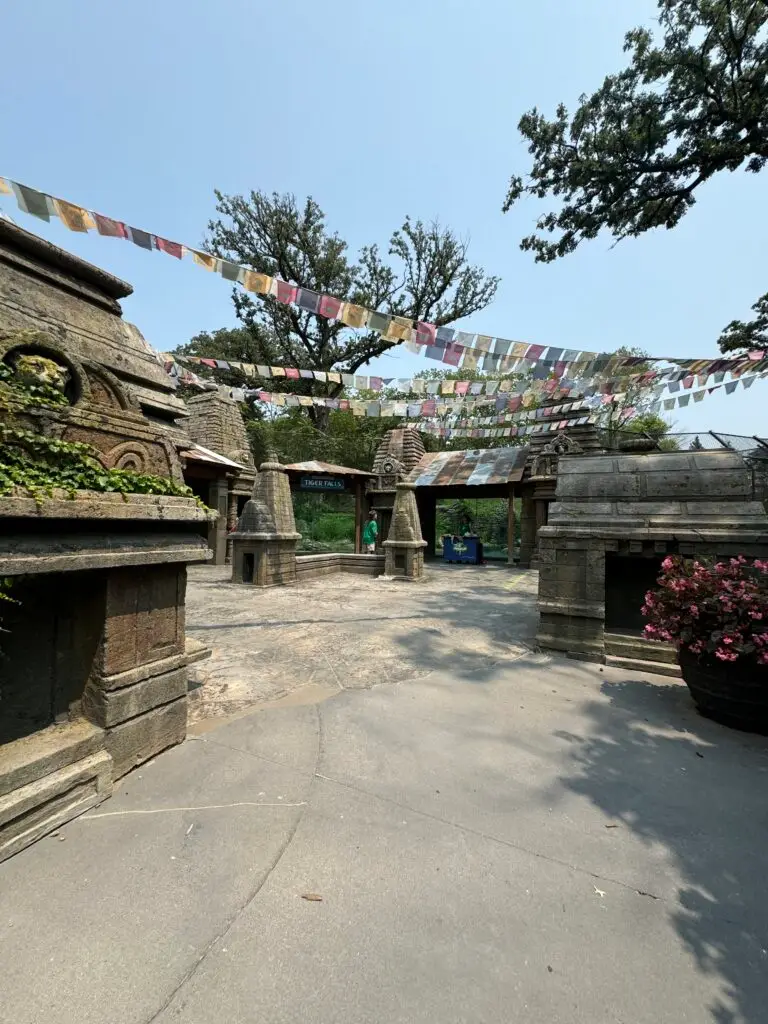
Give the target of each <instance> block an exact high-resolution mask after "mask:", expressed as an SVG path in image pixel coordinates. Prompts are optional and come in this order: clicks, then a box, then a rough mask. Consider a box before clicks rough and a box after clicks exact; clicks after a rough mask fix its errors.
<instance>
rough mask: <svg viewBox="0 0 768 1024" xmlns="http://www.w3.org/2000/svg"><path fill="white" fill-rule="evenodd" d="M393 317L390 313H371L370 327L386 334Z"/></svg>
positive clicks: (369, 317)
mask: <svg viewBox="0 0 768 1024" xmlns="http://www.w3.org/2000/svg"><path fill="white" fill-rule="evenodd" d="M391 319H392V318H391V317H390V315H389V313H371V314H370V315H369V316H368V327H369V328H370V330H372V331H378V333H379V334H384V333H385V332H386V330H387V328H388V327H389V323H390V320H391Z"/></svg>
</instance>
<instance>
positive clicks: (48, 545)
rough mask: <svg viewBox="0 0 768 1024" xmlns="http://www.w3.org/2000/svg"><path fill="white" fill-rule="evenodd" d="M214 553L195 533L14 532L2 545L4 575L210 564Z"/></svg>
mask: <svg viewBox="0 0 768 1024" xmlns="http://www.w3.org/2000/svg"><path fill="white" fill-rule="evenodd" d="M210 557H211V556H210V551H209V549H208V546H207V545H206V543H205V541H203V539H202V538H201V537H197V536H195V534H194V533H191V534H184V533H180V532H174V533H171V532H168V533H165V532H163V533H138V532H137V533H129V534H113V535H112V536H109V535H107V534H106V533H98V534H91V533H87V534H82V533H71V534H70V533H65V532H63V531H62V532H59V533H58V534H56V535H55V537H51V538H50V540H47V539H46V540H42V539H41V536H40V535H35V536H31V537H30V536H29V535H28V534H15V533H10V532H9V534H8V535H7V536H6V537H5V538H4V539H3V540H2V541H1V542H0V575H3V576H22V575H28V574H36V573H52V572H83V571H85V570H86V569H89V570H93V569H110V568H126V569H130V567H132V566H142V565H147V566H149V565H165V564H167V563H184V564H187V563H190V562H207V561H208V560H209V558H210Z"/></svg>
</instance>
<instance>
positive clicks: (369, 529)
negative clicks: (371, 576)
mask: <svg viewBox="0 0 768 1024" xmlns="http://www.w3.org/2000/svg"><path fill="white" fill-rule="evenodd" d="M377 519H378V514H377V513H376V512H375V511H372V512H369V513H368V521H367V522H366V524H365V527H364V528H363V550H364V551H365V553H366V554H368V555H375V554H376V538H377V537H378V536H379V524H378V523H377V522H376V520H377Z"/></svg>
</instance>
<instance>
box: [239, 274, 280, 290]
mask: <svg viewBox="0 0 768 1024" xmlns="http://www.w3.org/2000/svg"><path fill="white" fill-rule="evenodd" d="M272 280H273V279H272V278H271V277H270V276H269V274H257V273H256V271H255V270H246V271H245V273H244V274H243V287H244V288H245V289H246V290H247V291H249V292H256V293H257V294H258V295H269V293H270V291H271V289H272Z"/></svg>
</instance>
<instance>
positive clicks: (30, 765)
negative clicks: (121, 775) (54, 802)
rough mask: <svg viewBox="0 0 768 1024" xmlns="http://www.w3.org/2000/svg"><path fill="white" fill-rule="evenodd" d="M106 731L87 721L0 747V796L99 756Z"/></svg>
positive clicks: (54, 727) (69, 723)
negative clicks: (93, 756)
mask: <svg viewBox="0 0 768 1024" xmlns="http://www.w3.org/2000/svg"><path fill="white" fill-rule="evenodd" d="M103 746H104V731H103V730H102V729H99V727H98V726H96V725H92V724H91V723H90V722H87V721H86V720H85V719H84V718H81V719H79V720H77V721H75V722H64V723H63V724H61V725H51V726H49V727H48V728H47V729H43V730H42V731H40V732H37V733H35V734H34V735H32V736H24V737H22V738H21V739H18V740H14V742H13V743H5V744H3V745H2V746H0V796H5V794H6V793H10V792H11V791H12V790H14V789H21V788H22V787H23V786H28V785H29V784H30V783H32V782H37V780H38V779H42V778H44V777H45V776H46V775H51V774H52V773H53V772H56V771H58V770H59V769H60V768H65V767H66V766H67V765H68V764H73V763H74V762H75V761H81V760H82V759H83V758H85V757H89V756H90V755H91V754H96V753H98V752H99V751H100V750H101V749H102V747H103Z"/></svg>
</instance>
